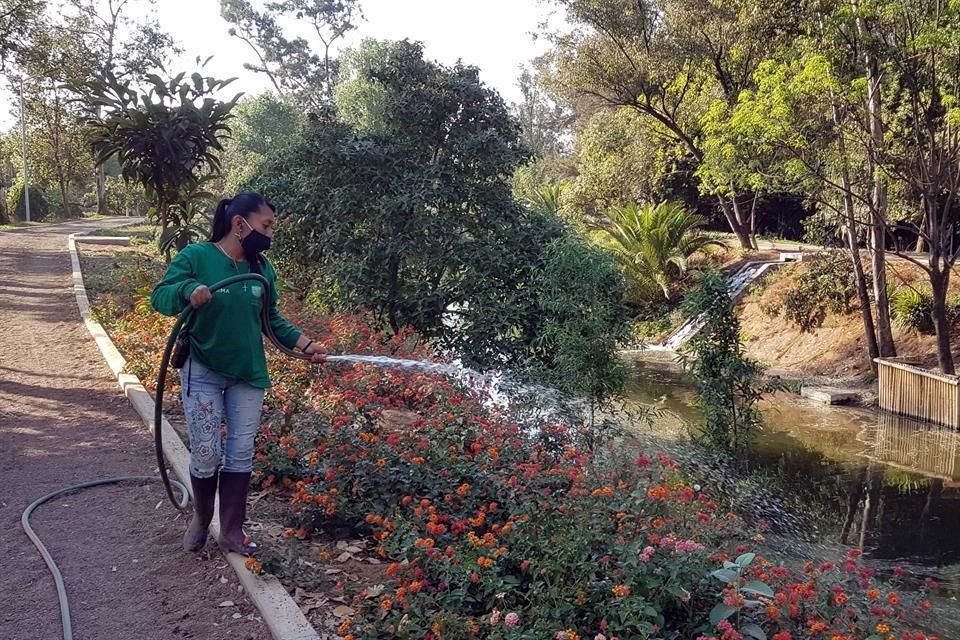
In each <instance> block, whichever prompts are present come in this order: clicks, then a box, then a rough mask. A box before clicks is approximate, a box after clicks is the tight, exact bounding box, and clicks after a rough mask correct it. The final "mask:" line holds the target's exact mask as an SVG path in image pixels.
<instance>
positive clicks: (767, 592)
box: [741, 580, 774, 598]
mask: <svg viewBox="0 0 960 640" xmlns="http://www.w3.org/2000/svg"><path fill="white" fill-rule="evenodd" d="M741 591H746V592H747V593H755V594H757V595H759V596H763V597H765V598H772V597H773V596H774V594H773V589H771V588H770V587H769V586H767V585H766V584H764V583H762V582H760V581H759V580H754V581H752V582H749V583H747V585H746V586H745V587H743V588H742V589H741Z"/></svg>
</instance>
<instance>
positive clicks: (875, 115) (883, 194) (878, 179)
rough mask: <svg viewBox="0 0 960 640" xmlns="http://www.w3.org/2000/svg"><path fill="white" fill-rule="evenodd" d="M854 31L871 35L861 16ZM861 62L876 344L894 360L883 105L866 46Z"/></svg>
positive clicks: (874, 64) (866, 37)
mask: <svg viewBox="0 0 960 640" xmlns="http://www.w3.org/2000/svg"><path fill="white" fill-rule="evenodd" d="M852 5H853V9H854V11H855V12H856V11H859V7H858V6H857V2H856V1H855V0H854V2H853V3H852ZM857 31H858V32H859V34H860V36H861V38H862V40H863V41H868V40H869V38H870V35H871V34H870V33H868V30H867V27H866V25H865V23H864V21H863V19H862V18H860V17H858V18H857ZM863 63H864V69H865V73H866V80H867V113H868V116H869V129H870V145H869V146H868V149H867V160H868V163H869V169H870V175H871V178H872V180H873V193H872V194H871V203H870V204H871V207H870V208H871V212H870V218H871V223H872V229H871V234H870V236H871V239H872V242H871V244H872V249H873V296H874V299H875V300H876V303H877V340H878V341H879V347H880V356H881V357H884V358H893V357H896V355H897V347H896V344H895V343H894V341H893V329H892V327H891V324H890V301H889V300H888V299H887V260H886V231H887V228H886V227H887V181H886V178H885V177H884V175H883V172H882V171H881V169H880V152H881V150H882V149H883V120H882V119H881V113H882V108H883V102H882V99H881V94H880V80H881V78H880V70H879V67H878V65H877V59H876V57H875V56H874V54H873V52H872V51H871V49H870V46H869V45H865V46H864V49H863Z"/></svg>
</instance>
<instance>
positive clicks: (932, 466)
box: [629, 362, 960, 569]
mask: <svg viewBox="0 0 960 640" xmlns="http://www.w3.org/2000/svg"><path fill="white" fill-rule="evenodd" d="M629 398H630V399H631V400H633V401H636V402H639V403H643V404H645V405H653V406H655V407H657V408H658V409H659V413H658V416H657V417H656V418H655V421H654V424H653V427H652V429H653V433H654V435H655V436H656V437H657V438H660V439H663V440H666V441H671V442H676V441H678V440H681V439H683V438H684V437H685V436H686V435H687V434H688V433H689V431H690V428H691V427H693V426H695V425H697V424H698V423H699V420H700V416H699V413H698V411H697V408H696V393H695V391H694V389H693V388H692V387H691V386H690V384H689V383H688V382H687V381H686V380H685V379H684V378H683V376H682V375H681V374H680V373H679V372H677V371H675V370H673V369H671V367H669V366H668V365H664V364H661V363H649V362H638V363H637V364H636V371H635V375H634V377H633V382H632V386H631V388H630V391H629ZM763 411H764V415H765V418H766V423H767V424H766V427H765V429H764V430H763V432H762V433H761V435H760V437H759V438H758V440H757V443H756V446H755V447H754V449H753V451H752V452H751V453H750V455H749V460H748V464H749V465H750V466H751V468H752V470H753V471H754V472H756V473H760V474H761V475H763V476H764V477H769V478H773V479H774V481H775V484H776V485H777V488H778V491H777V494H778V497H777V499H778V500H781V501H782V502H783V503H784V506H785V507H786V508H787V509H788V510H789V511H791V512H792V513H794V514H799V515H800V516H802V517H803V518H804V524H803V525H802V528H804V529H805V530H804V531H799V530H797V529H798V525H797V520H796V518H790V519H784V521H783V522H777V521H776V519H775V518H774V519H772V521H771V522H769V525H770V526H771V530H772V531H773V532H774V533H779V534H783V535H784V536H786V537H787V538H788V539H790V538H792V539H796V540H801V539H804V540H807V541H809V542H817V543H826V544H840V545H850V546H856V547H860V548H862V549H863V550H864V551H865V552H866V553H867V555H868V556H870V557H873V558H875V559H876V560H889V561H896V562H910V563H912V564H916V565H924V566H927V567H929V568H931V569H932V568H934V567H941V568H943V567H947V566H949V565H957V564H960V535H957V532H958V531H960V508H958V507H960V435H958V434H957V433H956V432H952V431H948V430H945V429H940V428H936V427H930V426H924V425H922V424H920V423H917V422H915V421H912V420H909V419H904V418H899V417H897V416H892V415H888V414H878V413H876V412H872V411H866V410H860V409H851V408H835V407H834V408H829V407H823V406H821V405H817V404H815V403H812V402H809V401H805V400H802V399H799V398H796V397H795V396H789V395H786V394H779V395H778V396H776V397H775V398H773V399H772V400H771V401H768V402H766V403H765V404H764V405H763ZM955 569H960V567H956V568H955Z"/></svg>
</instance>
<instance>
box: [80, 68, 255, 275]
mask: <svg viewBox="0 0 960 640" xmlns="http://www.w3.org/2000/svg"><path fill="white" fill-rule="evenodd" d="M231 82H232V80H218V79H216V78H210V77H204V76H202V75H201V74H200V73H194V74H193V75H191V76H190V78H189V79H187V78H186V74H185V73H180V74H177V75H176V76H174V77H172V78H170V79H169V80H165V79H162V78H160V77H159V76H156V75H154V76H151V77H150V78H149V84H148V86H149V89H148V90H147V91H144V92H140V91H138V90H137V89H136V86H135V85H134V82H133V81H132V80H130V79H127V80H122V79H120V78H117V77H116V76H114V75H113V74H112V73H110V72H107V73H106V74H105V75H104V77H102V78H97V79H94V80H90V81H88V82H87V83H85V85H84V86H85V90H86V95H87V100H88V101H89V102H90V103H91V104H98V105H101V106H103V107H104V110H105V111H104V112H103V113H102V114H101V115H99V116H96V117H91V118H90V120H89V123H88V124H89V127H90V135H91V139H92V140H93V148H94V152H95V153H96V158H97V162H99V163H103V162H106V161H107V160H109V159H111V158H114V157H116V159H117V160H118V161H119V163H120V166H121V171H122V175H123V178H124V179H125V180H126V181H128V182H138V183H140V184H141V185H142V186H143V188H144V190H145V191H146V194H147V197H148V198H150V200H151V201H152V203H153V205H154V211H155V213H156V216H157V219H158V220H159V221H160V226H161V230H162V233H161V244H162V246H163V247H164V249H165V253H166V255H167V258H168V259H169V256H170V250H171V249H172V244H171V241H172V240H177V241H178V242H182V241H189V238H190V234H191V233H192V231H193V226H192V225H193V221H192V220H191V219H190V217H191V215H192V214H193V213H195V212H196V208H195V207H194V206H193V204H194V202H195V201H196V200H197V199H201V200H202V199H204V198H207V197H209V196H208V194H205V193H204V192H203V191H202V189H201V187H202V185H203V184H204V181H205V180H207V179H208V177H209V176H211V175H214V176H216V175H219V173H220V169H221V160H220V156H221V154H222V153H223V140H224V138H225V137H226V136H228V135H229V133H230V127H229V122H230V119H231V117H232V116H231V111H232V110H233V108H234V106H235V105H236V104H237V102H238V101H239V99H240V96H239V95H237V96H234V97H233V99H231V100H229V101H226V102H224V101H220V100H218V99H216V97H215V96H216V95H217V94H218V93H219V92H220V91H221V90H223V89H224V88H225V87H226V86H227V85H229V84H230V83H231ZM176 212H179V214H180V216H181V217H180V219H175V218H174V217H173V216H174V215H175V213H176Z"/></svg>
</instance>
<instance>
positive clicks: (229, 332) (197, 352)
mask: <svg viewBox="0 0 960 640" xmlns="http://www.w3.org/2000/svg"><path fill="white" fill-rule="evenodd" d="M276 223H277V217H276V210H275V209H274V207H273V205H272V204H270V203H269V202H268V201H267V200H266V199H264V198H263V196H261V195H258V194H255V193H239V194H237V195H236V196H234V197H233V199H229V200H221V201H220V204H219V205H218V206H217V211H216V214H215V216H214V220H213V233H212V234H211V237H210V241H209V242H203V243H199V244H191V245H188V246H187V247H185V248H184V249H183V251H181V252H180V253H178V254H177V256H176V257H175V258H174V259H173V261H172V262H171V263H170V266H169V268H168V269H167V272H166V273H165V274H164V276H163V280H162V281H161V282H160V283H159V284H158V285H157V286H156V287H155V288H154V290H153V294H152V295H151V297H150V301H151V303H152V304H153V308H154V309H156V310H157V311H159V312H160V313H163V314H166V315H171V316H172V315H177V314H179V313H180V312H181V311H182V310H183V308H184V307H185V306H186V305H187V304H190V305H192V306H193V308H194V309H198V311H197V313H196V315H195V317H194V320H193V323H192V326H191V328H190V341H189V343H190V357H189V359H188V360H187V361H186V363H185V364H184V366H183V368H182V369H181V372H180V382H181V385H180V386H181V393H182V396H183V409H184V414H185V416H186V420H187V433H188V436H189V440H190V484H191V485H192V486H193V495H194V498H193V507H194V509H193V519H192V520H191V522H190V526H189V527H188V528H187V532H186V534H185V535H184V538H183V545H184V548H185V549H187V550H189V551H197V550H200V549H202V548H203V546H204V545H205V544H206V541H207V528H208V527H209V525H210V521H211V520H212V519H213V508H214V498H215V497H216V495H217V485H218V484H219V488H220V540H219V542H220V545H221V546H222V547H223V548H224V549H226V550H227V551H234V552H237V553H244V554H249V553H251V552H252V551H253V549H254V545H248V544H247V543H246V541H245V537H244V534H243V521H244V518H245V517H246V507H247V489H248V487H249V485H250V475H251V471H252V470H253V441H254V437H255V436H256V433H257V427H258V426H259V425H260V411H261V409H262V407H263V397H264V393H265V389H267V388H268V387H269V386H270V380H269V377H268V375H267V364H266V358H265V356H264V352H263V338H262V336H261V315H260V314H261V308H260V307H261V305H262V304H264V300H263V297H264V292H263V287H262V286H261V284H260V283H259V282H255V281H244V282H239V283H236V284H233V285H230V286H228V287H224V288H222V289H219V290H218V291H217V292H216V293H212V294H211V293H210V290H209V289H208V286H209V285H212V284H214V283H216V282H219V281H221V280H224V279H226V278H229V277H230V276H235V275H237V274H240V273H250V272H255V273H260V274H262V275H263V276H264V277H265V278H266V279H267V281H268V282H269V283H270V300H268V301H266V304H269V305H270V306H269V318H270V327H271V328H272V329H273V333H274V334H275V335H276V337H277V338H278V339H279V340H280V342H281V343H282V344H283V345H284V346H286V347H287V348H294V347H295V348H297V349H300V350H301V351H303V352H304V353H307V354H310V355H312V356H313V361H314V362H322V361H323V359H324V356H323V350H322V349H321V347H320V345H318V344H315V343H314V342H313V341H312V340H310V339H309V338H307V337H306V336H304V335H303V334H302V333H301V332H300V330H299V329H297V328H296V327H294V326H293V325H292V324H290V323H289V322H288V321H287V320H286V319H285V318H284V317H283V316H281V315H280V312H279V311H278V310H277V300H278V297H279V296H278V294H277V287H276V279H277V276H276V272H275V271H274V269H273V265H271V264H270V262H268V261H267V260H266V259H265V258H264V257H263V252H264V251H266V250H267V249H269V248H270V243H271V239H272V238H273V232H274V228H275V227H276ZM224 418H226V423H227V437H226V445H225V446H224V445H223V443H221V437H220V433H221V430H220V425H221V423H222V422H223V420H224Z"/></svg>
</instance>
